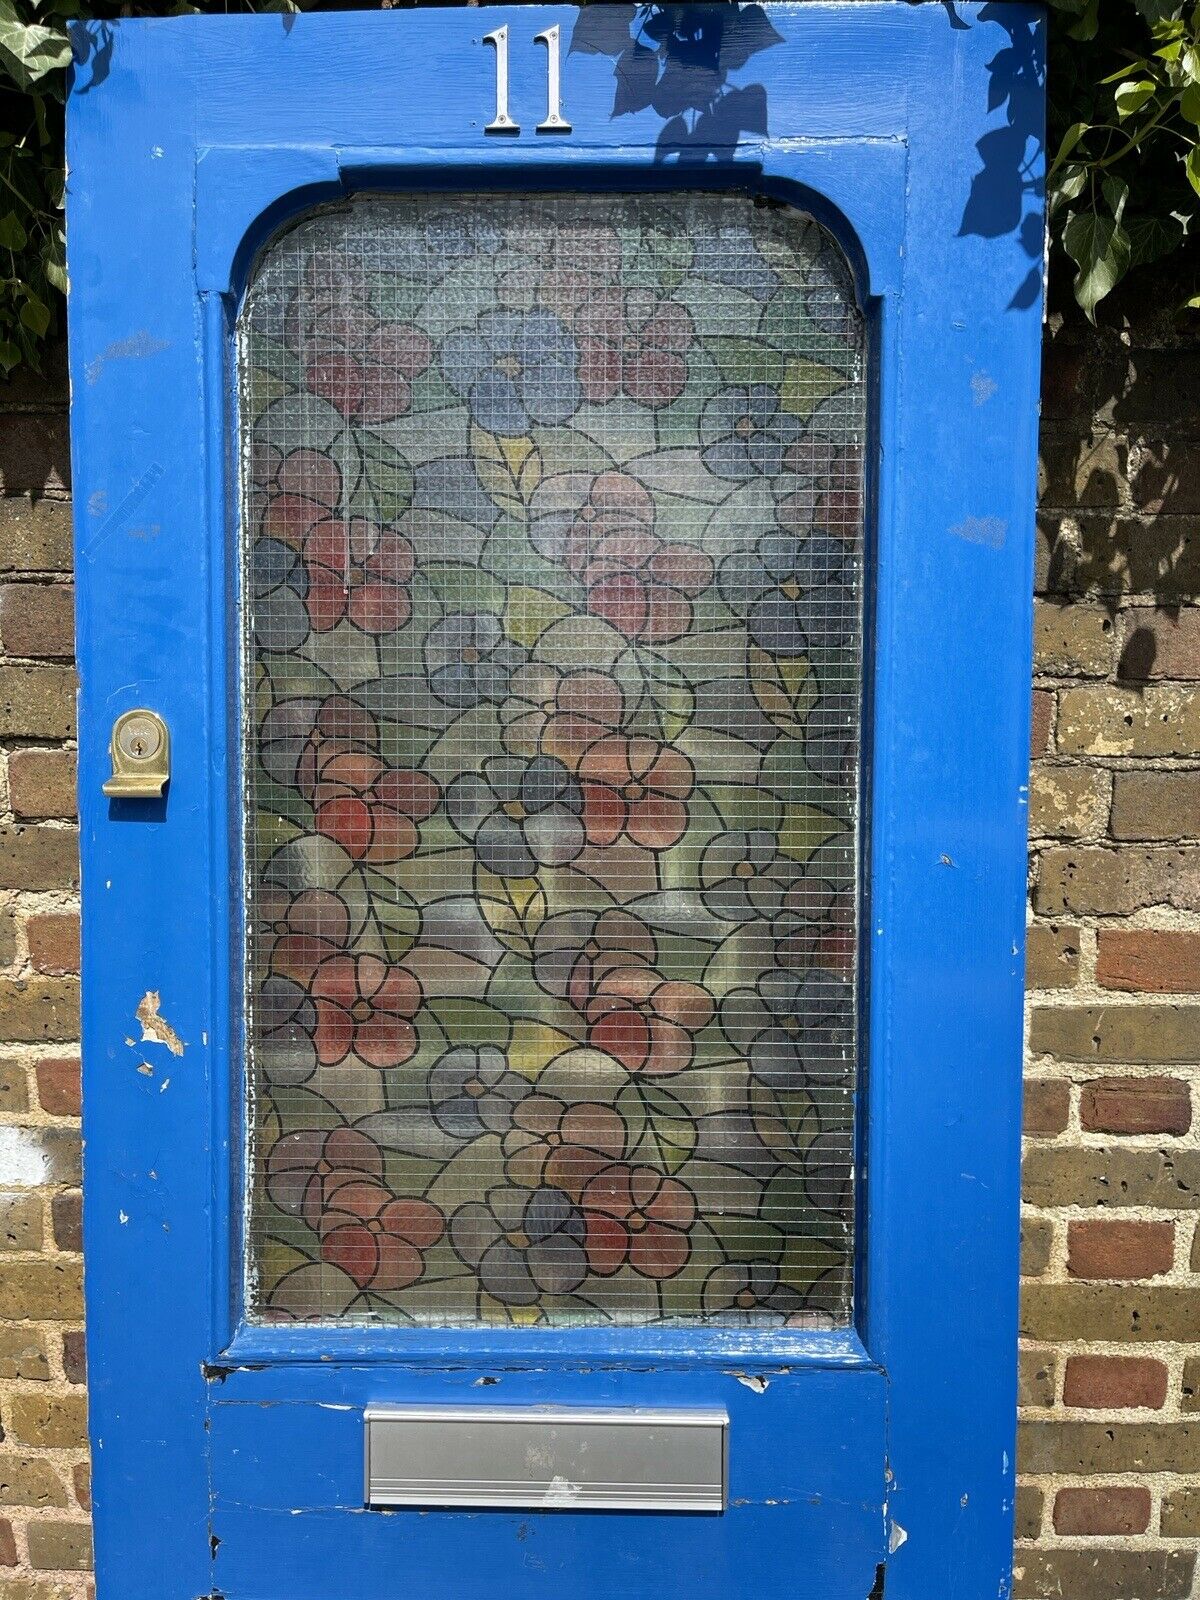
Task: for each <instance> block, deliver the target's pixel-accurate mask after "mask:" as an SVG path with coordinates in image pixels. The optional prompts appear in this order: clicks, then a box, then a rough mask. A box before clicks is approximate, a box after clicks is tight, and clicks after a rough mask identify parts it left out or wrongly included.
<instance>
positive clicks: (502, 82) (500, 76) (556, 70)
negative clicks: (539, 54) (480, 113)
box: [483, 22, 571, 134]
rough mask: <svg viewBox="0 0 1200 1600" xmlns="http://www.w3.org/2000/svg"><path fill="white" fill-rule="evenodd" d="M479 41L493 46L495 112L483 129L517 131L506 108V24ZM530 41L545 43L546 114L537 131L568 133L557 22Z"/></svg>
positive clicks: (515, 123) (517, 126) (509, 132)
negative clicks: (563, 102)
mask: <svg viewBox="0 0 1200 1600" xmlns="http://www.w3.org/2000/svg"><path fill="white" fill-rule="evenodd" d="M483 42H484V44H490V45H494V46H495V49H496V115H495V116H494V117H493V118H492V120H491V121H490V122H489V123H488V124H487V125H486V127H485V128H484V130H483V131H484V133H508V134H515V133H520V131H521V125H520V123H518V122H514V121H513V119H512V117H511V116H510V115H509V110H508V24H507V23H506V24H505V25H504V27H502V28H497V29H495V31H494V32H492V33H486V34H484V36H483ZM533 42H534V44H544V45H545V46H546V115H545V118H544V120H543V121H541V122H539V123H538V125H537V131H538V133H570V131H571V124H570V123H569V122H568V121H567V119H566V118H565V117H564V116H563V114H562V60H561V46H560V43H559V29H558V23H557V22H556V23H555V24H554V26H553V27H552V28H547V29H546V30H545V31H544V32H543V33H537V34H534V37H533Z"/></svg>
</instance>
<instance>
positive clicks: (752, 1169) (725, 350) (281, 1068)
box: [240, 194, 865, 1326]
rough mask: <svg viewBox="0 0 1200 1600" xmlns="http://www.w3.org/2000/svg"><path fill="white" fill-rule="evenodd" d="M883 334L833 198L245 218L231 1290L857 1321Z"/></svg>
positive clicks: (509, 1309) (319, 1311)
mask: <svg viewBox="0 0 1200 1600" xmlns="http://www.w3.org/2000/svg"><path fill="white" fill-rule="evenodd" d="M864 362H865V355H864V342H863V327H862V322H861V319H860V316H859V313H858V311H857V308H856V301H855V296H854V291H853V286H852V283H851V280H850V276H849V273H848V271H847V268H846V265H845V262H844V260H843V258H842V256H841V254H840V252H839V250H838V248H837V246H836V245H835V244H834V242H833V240H832V239H831V237H830V236H829V235H828V234H827V233H825V232H824V231H823V230H822V229H821V228H820V227H819V226H818V225H817V224H816V223H815V222H813V221H812V220H811V219H809V218H806V217H804V216H802V215H800V214H798V213H796V212H794V211H791V210H788V209H785V208H783V207H777V206H774V205H767V204H760V203H756V202H754V201H752V200H751V199H749V198H746V197H743V196H735V195H711V194H706V195H700V194H696V195H684V194H672V195H659V196H649V195H640V196H624V197H621V196H578V195H573V196H549V197H538V198H530V197H486V198H478V199H461V200H459V199H447V198H445V197H423V198H404V197H367V198H362V199H358V200H355V201H354V202H352V203H349V204H347V205H344V206H341V207H338V208H336V209H330V210H327V211H322V212H317V213H314V214H312V215H310V216H309V217H308V218H307V219H305V220H304V221H302V222H300V223H299V224H298V225H297V226H295V227H294V228H293V229H291V231H289V232H288V233H286V234H285V235H283V236H282V237H280V238H279V239H277V240H276V241H275V243H274V244H272V246H271V247H270V248H269V250H268V251H267V252H266V254H265V257H264V259H263V261H262V262H261V264H260V267H259V270H258V272H257V274H256V276H255V279H254V281H253V283H252V285H251V287H250V290H249V292H248V294H247V297H246V302H245V306H244V310H243V313H242V317H241V324H240V363H241V366H240V373H241V376H240V387H241V419H242V422H241V425H242V430H243V476H244V493H243V527H244V530H245V558H244V580H245V597H246V598H245V607H244V610H245V622H246V629H245V632H246V645H245V682H246V746H247V748H246V772H247V785H248V802H247V803H248V817H247V824H246V869H247V894H248V903H249V964H250V980H249V995H248V1042H249V1062H250V1066H249V1086H248V1087H249V1103H250V1117H249V1121H250V1128H249V1165H250V1202H249V1213H248V1224H247V1251H246V1254H247V1261H248V1297H249V1305H250V1310H251V1313H252V1315H254V1316H257V1317H260V1318H265V1319H268V1320H278V1319H289V1318H297V1319H305V1320H311V1319H322V1318H324V1319H339V1320H342V1321H375V1322H386V1323H420V1324H434V1325H463V1324H475V1323H481V1322H482V1323H489V1324H512V1325H525V1324H529V1323H542V1324H558V1325H566V1324H587V1323H613V1322H615V1323H644V1322H708V1323H715V1324H743V1325H745V1324H751V1325H758V1324H763V1325H778V1324H786V1325H791V1326H835V1325H843V1324H845V1323H846V1322H847V1321H848V1320H849V1315H850V1310H849V1308H850V1290H851V1261H852V1254H853V1229H852V1214H853V1192H852V1191H853V1183H852V1175H853V1151H854V1138H853V1124H854V1092H855V1082H856V1024H855V1015H856V951H857V825H858V785H859V748H858V733H859V721H860V696H861V678H862V669H861V632H862V627H861V609H862V601H861V589H862V559H863V557H862V551H863V542H862V536H863V503H862V475H863V468H862V450H863V439H864V428H865V371H864Z"/></svg>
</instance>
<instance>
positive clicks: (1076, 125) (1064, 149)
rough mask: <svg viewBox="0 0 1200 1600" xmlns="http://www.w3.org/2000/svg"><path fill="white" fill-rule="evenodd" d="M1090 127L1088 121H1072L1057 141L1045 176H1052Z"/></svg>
mask: <svg viewBox="0 0 1200 1600" xmlns="http://www.w3.org/2000/svg"><path fill="white" fill-rule="evenodd" d="M1090 128H1091V123H1090V122H1073V123H1072V124H1071V126H1070V127H1069V128H1068V129H1067V131H1066V133H1064V134H1063V136H1062V139H1061V140H1060V142H1059V146H1058V154H1057V155H1056V156H1055V158H1054V160H1053V161H1052V162H1051V163H1050V171H1049V172H1048V173H1047V174H1046V176H1047V178H1053V176H1054V174H1055V173H1056V172H1057V171H1058V169H1059V167H1061V166H1062V164H1063V162H1064V161H1065V160H1066V159H1067V157H1068V156H1069V155H1070V154H1071V151H1072V150H1074V148H1075V146H1076V145H1077V144H1078V143H1079V141H1080V140H1081V139H1082V138H1083V136H1084V134H1085V133H1087V132H1088V131H1089V130H1090Z"/></svg>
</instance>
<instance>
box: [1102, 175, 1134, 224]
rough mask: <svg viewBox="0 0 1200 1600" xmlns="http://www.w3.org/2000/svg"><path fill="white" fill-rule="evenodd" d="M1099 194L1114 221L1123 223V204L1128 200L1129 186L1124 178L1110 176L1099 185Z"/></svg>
mask: <svg viewBox="0 0 1200 1600" xmlns="http://www.w3.org/2000/svg"><path fill="white" fill-rule="evenodd" d="M1100 192H1101V194H1102V195H1103V196H1104V199H1105V202H1106V203H1107V205H1108V209H1109V210H1110V211H1111V212H1112V214H1113V216H1114V217H1115V218H1116V220H1117V221H1118V222H1124V220H1125V216H1124V213H1125V202H1126V201H1127V200H1128V199H1129V185H1128V184H1127V183H1126V182H1125V180H1124V178H1118V177H1115V176H1113V175H1111V174H1110V175H1109V176H1108V177H1107V178H1105V179H1104V181H1103V182H1102V183H1101V185H1100Z"/></svg>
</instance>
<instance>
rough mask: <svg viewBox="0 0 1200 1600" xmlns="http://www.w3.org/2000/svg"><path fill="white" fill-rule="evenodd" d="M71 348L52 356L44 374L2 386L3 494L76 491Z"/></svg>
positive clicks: (23, 375) (24, 374) (0, 487)
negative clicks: (69, 376) (71, 436)
mask: <svg viewBox="0 0 1200 1600" xmlns="http://www.w3.org/2000/svg"><path fill="white" fill-rule="evenodd" d="M68 393H69V391H68V387H67V356H66V348H65V346H59V347H57V348H55V349H53V350H51V351H49V352H48V353H47V356H46V358H45V363H44V370H43V371H42V373H41V374H38V373H34V372H28V371H21V372H18V373H17V374H16V375H15V376H14V377H12V378H10V379H8V380H7V381H2V382H0V494H33V495H41V494H47V495H53V496H55V497H58V498H61V497H63V496H64V495H66V494H69V493H70V488H71V451H70V443H69V437H68V430H67V411H68Z"/></svg>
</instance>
